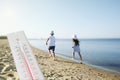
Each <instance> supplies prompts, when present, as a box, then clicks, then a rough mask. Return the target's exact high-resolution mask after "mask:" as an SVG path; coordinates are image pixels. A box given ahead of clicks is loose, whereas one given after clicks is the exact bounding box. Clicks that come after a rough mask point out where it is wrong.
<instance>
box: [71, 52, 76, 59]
mask: <svg viewBox="0 0 120 80" xmlns="http://www.w3.org/2000/svg"><path fill="white" fill-rule="evenodd" d="M72 59H75V52H74V51H73V54H72Z"/></svg>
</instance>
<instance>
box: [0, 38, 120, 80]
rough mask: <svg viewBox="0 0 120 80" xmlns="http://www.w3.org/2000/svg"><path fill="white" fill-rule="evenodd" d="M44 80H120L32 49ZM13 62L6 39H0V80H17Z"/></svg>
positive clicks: (84, 65) (117, 76)
mask: <svg viewBox="0 0 120 80" xmlns="http://www.w3.org/2000/svg"><path fill="white" fill-rule="evenodd" d="M32 50H33V53H34V55H35V57H36V60H37V61H38V64H39V67H40V69H41V71H42V73H43V75H44V77H45V80H120V74H117V73H114V72H108V71H105V70H102V69H99V68H95V67H92V66H89V65H86V64H79V63H77V62H75V61H72V60H69V59H65V58H61V57H59V56H56V60H55V61H54V60H53V59H52V58H50V57H49V56H48V53H47V52H45V51H43V50H39V49H37V48H34V47H32ZM18 79H19V78H18V74H17V71H16V68H15V64H14V60H13V58H12V54H11V51H10V47H9V44H8V41H7V39H4V40H1V39H0V80H18Z"/></svg>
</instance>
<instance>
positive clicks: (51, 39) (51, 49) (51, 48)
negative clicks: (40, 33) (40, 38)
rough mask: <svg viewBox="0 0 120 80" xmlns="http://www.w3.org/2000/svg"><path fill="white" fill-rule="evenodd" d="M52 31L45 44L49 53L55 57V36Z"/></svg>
mask: <svg viewBox="0 0 120 80" xmlns="http://www.w3.org/2000/svg"><path fill="white" fill-rule="evenodd" d="M53 35H54V32H53V31H51V33H50V37H49V38H48V39H47V41H46V45H48V50H49V54H50V55H51V56H52V57H53V60H54V59H55V37H54V36H53Z"/></svg>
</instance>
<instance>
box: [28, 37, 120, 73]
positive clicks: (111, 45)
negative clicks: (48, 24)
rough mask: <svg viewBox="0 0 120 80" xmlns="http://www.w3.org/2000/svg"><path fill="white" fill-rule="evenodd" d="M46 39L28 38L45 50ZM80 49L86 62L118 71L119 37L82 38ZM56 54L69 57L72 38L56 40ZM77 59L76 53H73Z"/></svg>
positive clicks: (35, 45) (31, 42)
mask: <svg viewBox="0 0 120 80" xmlns="http://www.w3.org/2000/svg"><path fill="white" fill-rule="evenodd" d="M45 41H46V40H29V42H30V44H31V45H32V46H34V47H36V48H38V49H41V50H45V51H47V46H46V45H45ZM80 49H81V55H82V57H83V60H84V62H85V63H87V64H91V65H95V66H98V67H101V68H105V69H108V70H112V71H115V72H118V73H120V39H82V40H80ZM55 52H56V54H59V55H62V56H65V57H68V58H71V57H72V40H70V39H59V40H56V51H55ZM75 57H76V60H79V58H78V54H77V53H76V54H75Z"/></svg>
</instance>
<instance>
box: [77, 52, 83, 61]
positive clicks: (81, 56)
mask: <svg viewBox="0 0 120 80" xmlns="http://www.w3.org/2000/svg"><path fill="white" fill-rule="evenodd" d="M78 55H79V57H80V63H82V56H81V54H80V52H78Z"/></svg>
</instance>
